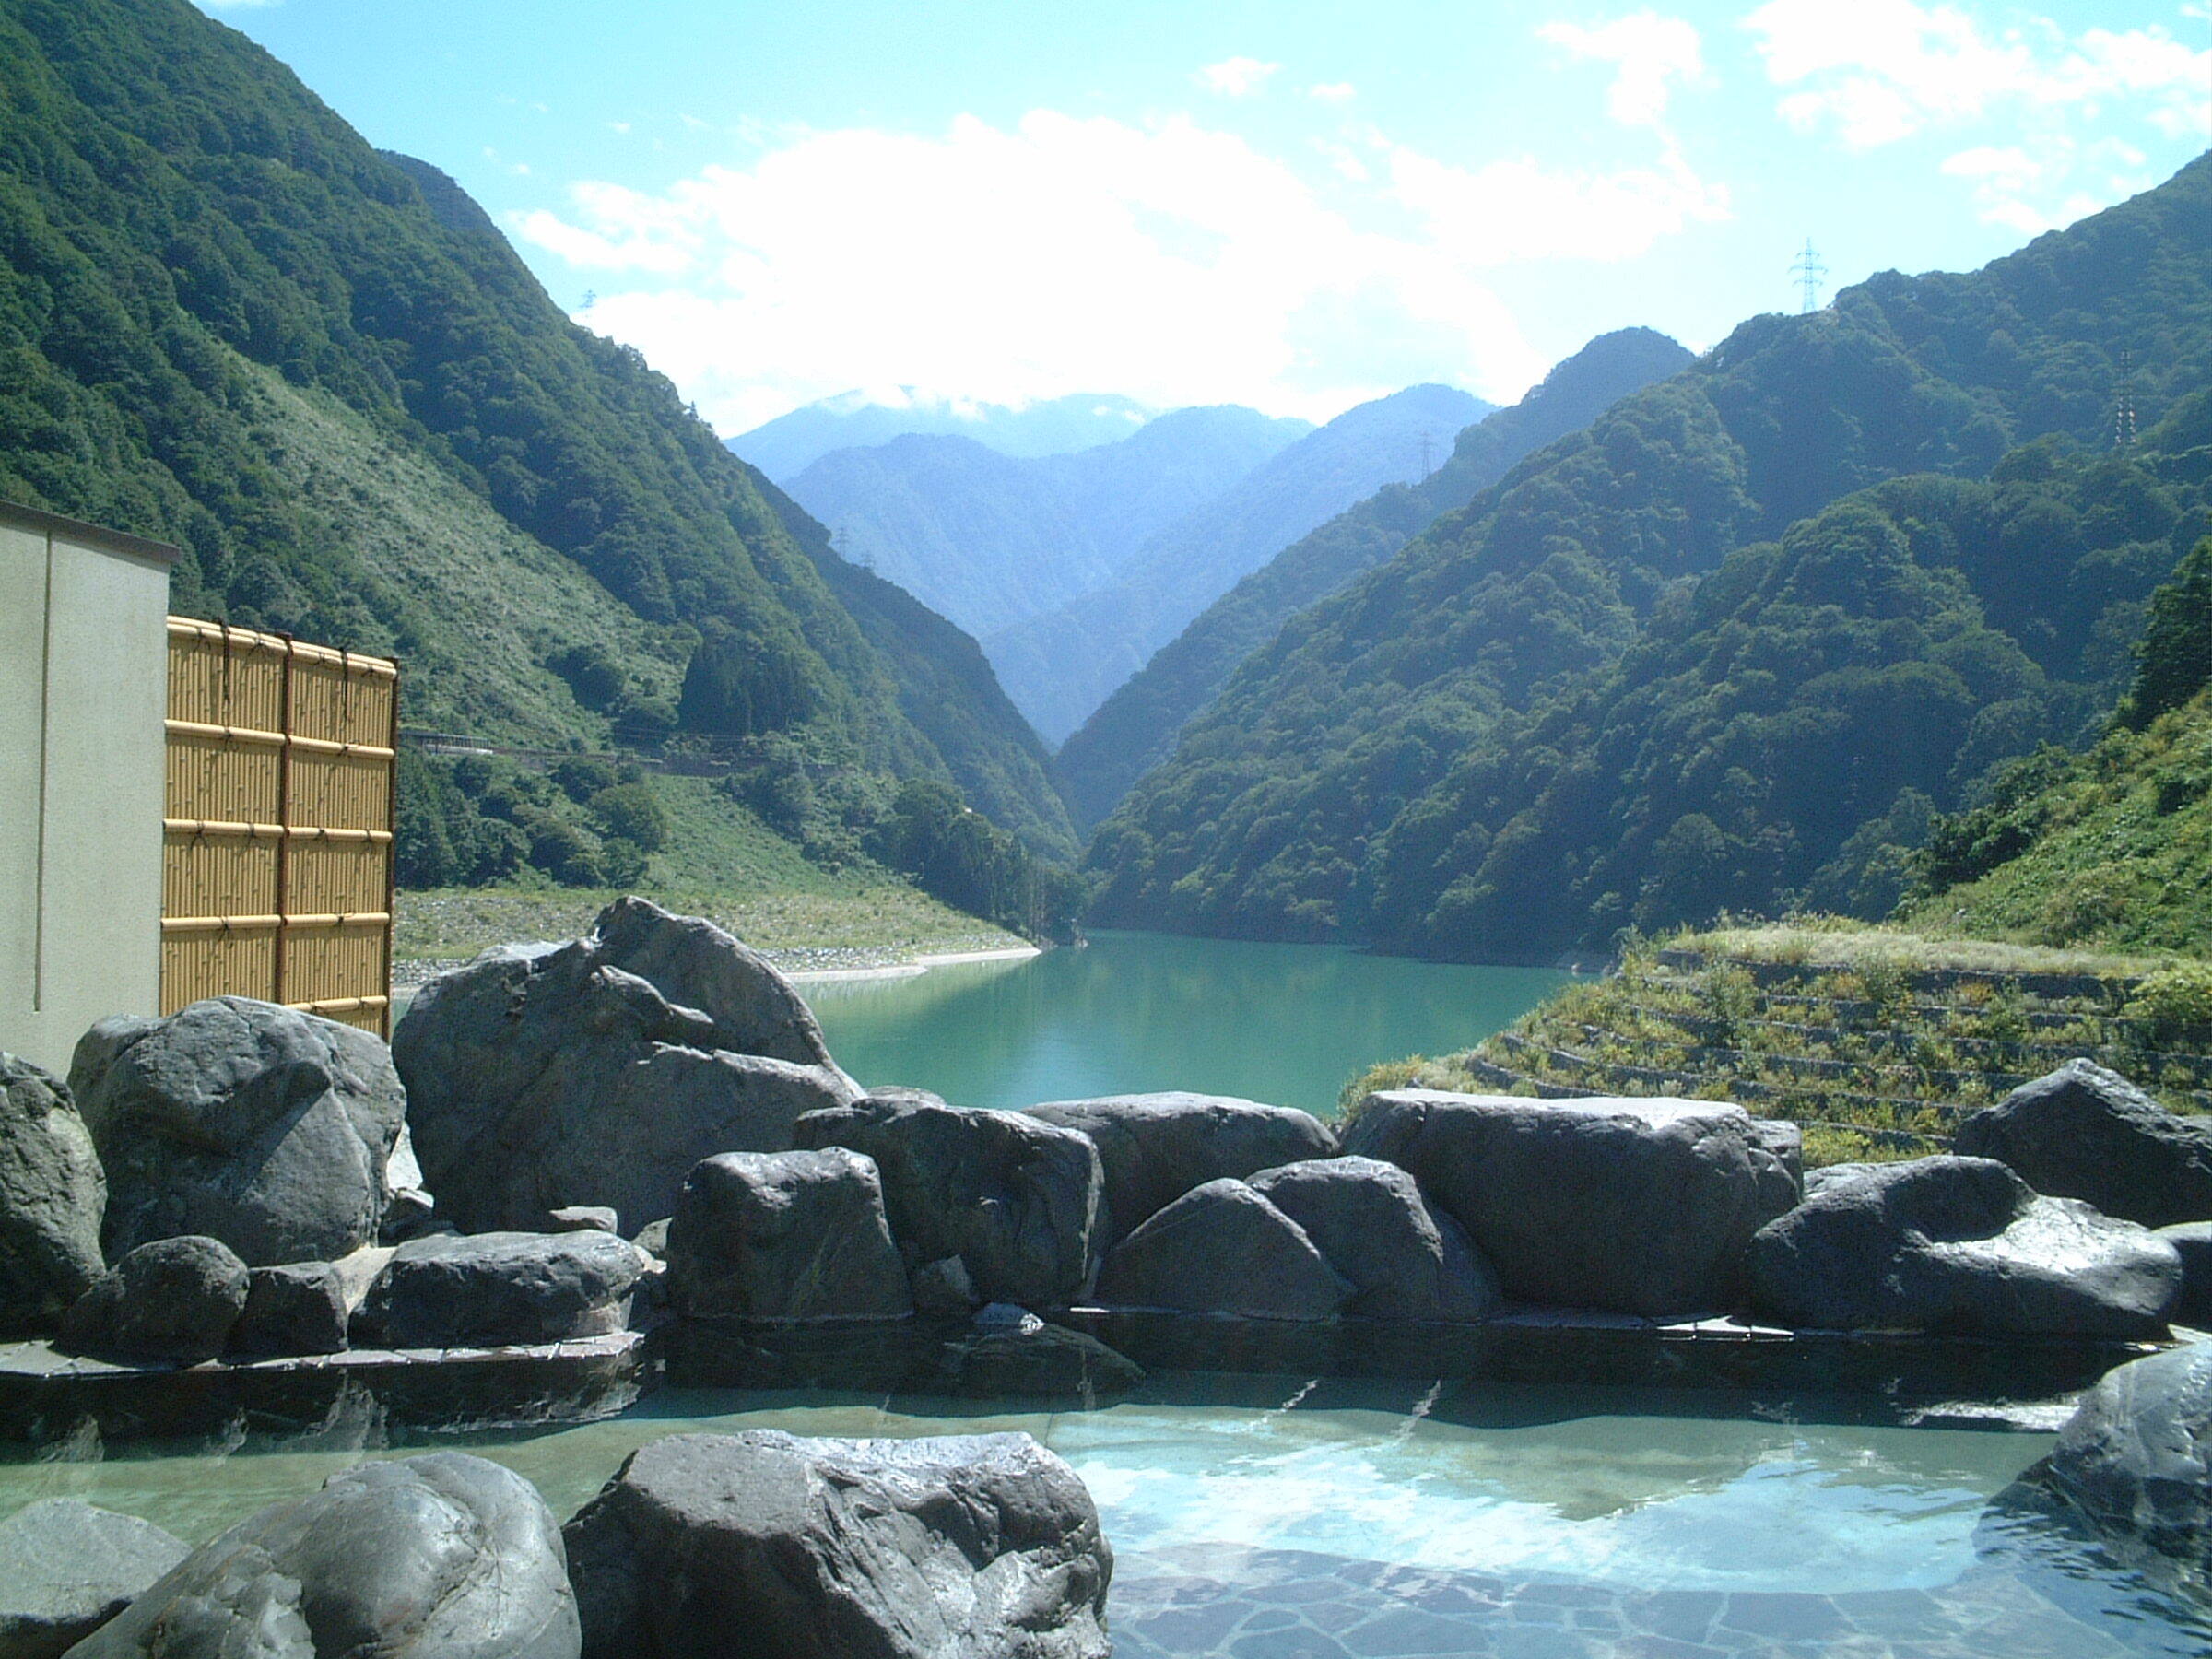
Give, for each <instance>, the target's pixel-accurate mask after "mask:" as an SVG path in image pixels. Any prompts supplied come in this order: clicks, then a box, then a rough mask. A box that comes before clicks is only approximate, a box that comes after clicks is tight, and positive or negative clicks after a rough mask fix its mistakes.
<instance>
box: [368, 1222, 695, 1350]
mask: <svg viewBox="0 0 2212 1659" xmlns="http://www.w3.org/2000/svg"><path fill="white" fill-rule="evenodd" d="M651 1260H652V1258H651V1257H649V1256H648V1255H647V1254H646V1253H644V1252H643V1251H641V1250H640V1249H639V1248H638V1247H637V1246H636V1245H634V1244H632V1243H630V1242H629V1241H628V1240H626V1239H618V1238H617V1237H615V1235H614V1234H612V1233H606V1232H598V1231H588V1232H571V1233H476V1234H469V1235H456V1234H446V1235H442V1236H438V1237H433V1238H428V1239H410V1240H409V1241H407V1242H406V1243H405V1244H402V1245H401V1246H400V1247H399V1248H398V1249H397V1250H395V1251H394V1252H393V1253H392V1259H391V1260H390V1261H389V1262H387V1263H386V1264H385V1265H384V1270H383V1272H382V1273H381V1274H380V1275H378V1277H377V1279H376V1282H375V1283H374V1284H372V1285H371V1286H370V1287H369V1294H368V1295H367V1296H366V1297H365V1298H364V1299H363V1300H362V1301H361V1305H360V1307H359V1309H358V1310H357V1311H356V1312H355V1313H354V1316H353V1337H354V1342H355V1344H356V1346H366V1345H374V1346H377V1347H394V1348H428V1347H509V1346H513V1345H526V1344H532V1343H544V1342H559V1341H563V1340H565V1339H566V1338H568V1337H571V1336H597V1335H605V1334H606V1333H607V1332H609V1331H617V1330H619V1329H621V1328H622V1324H623V1320H624V1316H625V1314H626V1312H627V1306H626V1299H627V1298H628V1297H629V1293H630V1289H631V1288H632V1287H633V1286H635V1285H636V1284H637V1282H638V1279H639V1277H640V1276H641V1274H643V1273H644V1271H645V1268H646V1266H647V1265H648V1263H650V1261H651Z"/></svg>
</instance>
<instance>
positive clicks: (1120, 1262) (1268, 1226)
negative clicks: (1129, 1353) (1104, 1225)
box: [1098, 1179, 1353, 1320]
mask: <svg viewBox="0 0 2212 1659" xmlns="http://www.w3.org/2000/svg"><path fill="white" fill-rule="evenodd" d="M1352 1294H1353V1288H1352V1286H1351V1284H1350V1283H1349V1282H1348V1281H1347V1279H1346V1278H1345V1277H1343V1276H1342V1275H1341V1274H1339V1273H1338V1272H1337V1271H1336V1270H1335V1268H1334V1267H1332V1266H1330V1265H1329V1264H1328V1262H1327V1260H1326V1259H1325V1258H1324V1256H1323V1255H1322V1253H1321V1252H1320V1251H1318V1250H1316V1249H1315V1248H1314V1247H1313V1241H1312V1239H1310V1238H1308V1237H1307V1236H1306V1230H1305V1229H1304V1228H1302V1227H1300V1226H1299V1224H1298V1223H1297V1222H1295V1221H1293V1220H1292V1219H1291V1218H1289V1217H1288V1216H1287V1215H1285V1214H1284V1213H1283V1212H1282V1211H1281V1210H1279V1209H1277V1207H1276V1206H1274V1205H1273V1204H1271V1203H1269V1202H1268V1201H1267V1200H1266V1199H1265V1198H1264V1197H1262V1196H1261V1195H1260V1194H1259V1193H1257V1192H1255V1191H1254V1190H1253V1188H1251V1187H1250V1186H1247V1185H1246V1184H1245V1183H1244V1182H1241V1181H1235V1180H1230V1179H1223V1180H1220V1181H1209V1182H1206V1184H1205V1185H1204V1186H1201V1187H1196V1188H1194V1189H1193V1190H1192V1191H1190V1192H1187V1193H1185V1194H1183V1195H1182V1197H1180V1198H1178V1199H1176V1200H1175V1202H1174V1203H1172V1204H1171V1205H1169V1206H1168V1207H1167V1208H1165V1209H1163V1210H1161V1211H1160V1212H1159V1214H1158V1215H1156V1216H1153V1217H1151V1218H1148V1219H1147V1221H1146V1222H1145V1224H1144V1225H1143V1226H1142V1227H1140V1228H1138V1229H1137V1230H1135V1232H1133V1233H1131V1234H1130V1235H1129V1236H1128V1237H1127V1238H1125V1239H1124V1240H1123V1241H1121V1242H1120V1243H1119V1244H1116V1245H1115V1246H1114V1247H1113V1253H1112V1254H1111V1255H1109V1256H1108V1257H1107V1258H1106V1265H1104V1266H1103V1267H1101V1268H1100V1270H1099V1289H1098V1295H1099V1300H1100V1301H1101V1302H1103V1303H1105V1304H1106V1305H1107V1306H1108V1307H1121V1308H1166V1309H1171V1310H1173V1311H1175V1312H1183V1313H1230V1314H1235V1315H1237V1316H1238V1317H1240V1318H1244V1319H1294V1320H1316V1319H1331V1318H1334V1317H1335V1315H1336V1314H1337V1313H1339V1312H1342V1311H1343V1310H1344V1307H1345V1304H1346V1303H1347V1302H1348V1301H1350V1300H1351V1299H1352Z"/></svg>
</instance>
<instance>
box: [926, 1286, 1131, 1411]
mask: <svg viewBox="0 0 2212 1659" xmlns="http://www.w3.org/2000/svg"><path fill="white" fill-rule="evenodd" d="M937 1373H938V1375H939V1376H940V1377H942V1378H943V1379H944V1380H945V1382H946V1383H947V1385H948V1386H949V1387H951V1388H952V1389H953V1390H954V1391H956V1392H958V1393H960V1394H974V1395H980V1396H982V1397H986V1398H1005V1397H1007V1396H1015V1397H1024V1396H1026V1397H1029V1398H1032V1399H1033V1398H1038V1397H1044V1396H1055V1395H1073V1396H1075V1397H1077V1398H1079V1399H1095V1398H1097V1397H1098V1396H1100V1395H1102V1394H1122V1393H1125V1392H1126V1391H1127V1390H1129V1389H1132V1388H1134V1387H1135V1386H1136V1385H1137V1384H1138V1383H1139V1382H1143V1381H1144V1380H1145V1371H1144V1368H1143V1367H1142V1366H1140V1365H1138V1364H1137V1362H1136V1361H1135V1360H1134V1359H1130V1358H1129V1357H1128V1356H1127V1355H1126V1354H1124V1353H1121V1352H1118V1351H1117V1350H1115V1349H1113V1348H1110V1347H1107V1346H1106V1345H1105V1344H1104V1343H1102V1342H1100V1340H1099V1339H1098V1338H1097V1337H1095V1336H1090V1335H1085V1334H1084V1333H1083V1332H1081V1331H1071V1330H1069V1329H1068V1328H1067V1327H1066V1326H1065V1325H1056V1324H1050V1323H1048V1322H1047V1321H1045V1320H1042V1319H1040V1318H1038V1317H1037V1315H1036V1314H1034V1313H1031V1312H1029V1311H1028V1310H1027V1309H1023V1308H1014V1307H1008V1306H1007V1305H1006V1304H1005V1303H1000V1302H994V1303H993V1304H991V1306H989V1307H987V1308H984V1309H982V1311H981V1312H978V1313H977V1314H976V1315H975V1317H974V1319H973V1320H972V1321H971V1322H970V1324H969V1327H968V1329H967V1330H966V1331H964V1332H962V1333H961V1334H960V1335H959V1336H958V1337H956V1338H954V1339H953V1340H952V1341H950V1342H948V1343H947V1344H946V1345H945V1347H944V1348H943V1350H942V1351H941V1352H940V1354H939V1355H938V1359H937Z"/></svg>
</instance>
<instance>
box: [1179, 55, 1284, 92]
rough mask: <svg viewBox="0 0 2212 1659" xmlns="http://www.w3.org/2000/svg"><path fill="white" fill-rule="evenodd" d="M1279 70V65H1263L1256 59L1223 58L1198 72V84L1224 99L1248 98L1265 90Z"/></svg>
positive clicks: (1280, 66)
mask: <svg viewBox="0 0 2212 1659" xmlns="http://www.w3.org/2000/svg"><path fill="white" fill-rule="evenodd" d="M1281 68H1282V65H1280V64H1265V63H1262V62H1261V61H1260V60H1259V59H1258V58H1249V57H1232V58H1223V59H1222V60H1221V61H1220V62H1219V63H1218V64H1208V65H1206V67H1205V68H1203V69H1201V70H1199V71H1198V82H1199V84H1200V85H1201V86H1203V87H1204V88H1206V90H1207V91H1209V92H1218V93H1220V94H1221V96H1222V97H1224V98H1250V97H1251V96H1252V95H1253V93H1255V92H1263V91H1265V90H1266V88H1267V83H1268V82H1269V81H1270V80H1272V79H1273V78H1274V77H1275V75H1276V72H1277V70H1279V69H1281Z"/></svg>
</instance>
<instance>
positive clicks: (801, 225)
mask: <svg viewBox="0 0 2212 1659" xmlns="http://www.w3.org/2000/svg"><path fill="white" fill-rule="evenodd" d="M1360 153H1363V154H1364V155H1365V156H1366V157H1367V158H1368V160H1369V161H1371V163H1372V168H1371V172H1370V169H1369V168H1368V166H1367V164H1366V163H1364V162H1361V161H1360V159H1359V154H1355V153H1354V152H1353V151H1351V150H1349V149H1341V150H1340V151H1339V153H1338V154H1337V155H1336V156H1335V157H1334V158H1333V159H1334V161H1335V167H1334V170H1333V175H1332V172H1331V171H1327V170H1328V166H1329V164H1328V163H1327V162H1322V163H1319V164H1317V167H1316V171H1317V172H1319V173H1320V174H1321V180H1320V182H1310V181H1309V180H1308V179H1307V178H1305V177H1304V176H1302V175H1301V174H1300V172H1299V171H1296V170H1294V169H1293V168H1292V167H1290V166H1289V165H1288V163H1286V162H1285V161H1284V160H1282V159H1278V158H1276V157H1272V156H1269V155H1267V154H1265V153H1262V152H1261V151H1259V150H1257V149H1255V148H1254V147H1253V146H1252V145H1250V144H1248V143H1247V142H1246V141H1245V140H1244V139H1242V138H1241V137H1238V136H1235V135H1230V134H1226V133H1222V132H1218V131H1213V130H1209V129H1207V128H1206V127H1204V126H1202V125H1200V124H1196V123H1194V121H1192V120H1191V119H1189V118H1188V117H1176V118H1172V119H1168V120H1163V121H1159V122H1157V123H1154V124H1150V125H1147V126H1135V125H1131V124H1124V123H1122V122H1118V121H1113V120H1109V119H1103V118H1100V119H1078V118H1077V117H1074V116H1070V115H1065V114H1061V113H1057V112H1052V111H1042V110H1041V111H1036V112H1031V113H1030V114H1029V115H1027V116H1025V117H1024V118H1023V119H1022V120H1021V121H1019V122H1018V123H1017V124H1014V125H1013V126H1012V127H1010V128H1001V127H996V126H994V125H992V124H987V123H985V122H982V121H980V120H977V119H975V118H973V117H968V116H963V117H961V118H959V120H956V121H955V122H954V123H953V124H951V126H950V128H949V129H948V130H947V131H946V132H945V133H944V134H943V135H936V136H917V135H901V134H894V133H884V132H877V131H871V130H865V129H856V130H843V131H835V132H816V133H807V134H801V135H783V136H782V138H780V139H779V140H778V141H777V142H776V143H774V144H772V145H771V146H768V147H765V148H764V149H763V151H762V152H761V153H760V154H759V155H758V156H757V157H755V158H752V159H748V160H747V162H746V163H745V164H743V165H739V166H717V167H712V168H709V169H707V170H705V171H702V172H700V173H699V174H697V175H695V176H694V177H692V178H689V179H688V180H685V181H683V182H679V183H678V184H677V185H676V186H674V187H673V188H671V189H669V190H667V191H665V192H661V193H656V194H643V193H640V192H636V191H631V190H625V189H621V188H618V187H616V186H613V185H607V184H591V185H585V186H582V187H579V188H578V189H577V190H576V191H575V192H574V193H573V194H572V198H571V202H570V203H569V204H568V206H566V207H565V208H564V210H563V211H561V212H559V213H556V212H551V211H546V210H540V211H536V212H532V213H526V214H522V215H518V216H515V217H514V218H512V220H511V223H512V226H513V228H514V229H515V230H516V232H517V234H518V235H520V236H521V237H523V238H524V239H525V240H526V241H531V242H534V243H535V244H536V245H537V246H539V247H541V248H544V249H546V250H547V251H548V252H550V253H554V254H556V255H558V256H559V257H560V258H561V259H563V260H565V261H567V262H569V263H570V264H571V265H573V266H575V267H577V268H578V270H579V273H580V274H588V275H591V276H594V277H600V278H601V279H600V280H597V281H595V282H594V288H597V289H598V290H599V297H598V299H597V302H596V303H595V305H594V307H593V309H592V312H591V315H590V323H591V325H592V326H593V327H594V328H596V329H599V330H601V331H602V332H605V333H607V334H610V335H614V336H616V337H617V338H619V339H622V340H625V341H627V342H629V344H631V345H634V346H636V347H638V348H639V349H641V351H643V352H644V354H645V355H646V357H647V358H648V359H650V360H651V361H652V362H653V364H654V366H655V367H657V368H659V369H661V370H662V371H665V372H666V373H667V374H669V375H670V376H671V377H672V378H673V379H674V380H675V381H676V382H677V384H678V385H680V386H681V387H683V388H684V391H685V394H686V395H687V396H688V397H691V398H693V399H694V400H696V401H697V402H698V403H699V404H700V406H701V408H702V409H704V410H705V411H706V412H707V414H708V416H709V418H711V419H712V420H713V421H714V422H715V423H716V424H717V425H718V426H720V427H721V428H723V429H724V430H726V431H736V430H741V429H745V428H747V427H749V426H752V425H755V424H758V423H759V421H761V420H764V419H766V418H770V417H771V416H773V415H776V414H779V413H781V412H782V411H783V410H784V409H787V408H790V407H792V406H795V405H797V404H800V403H804V402H807V401H810V400H811V399H814V398H816V397H820V396H824V395H828V394H834V393H837V392H840V391H842V390H844V389H846V388H848V387H852V386H856V385H857V386H864V387H867V388H870V389H871V390H877V391H888V389H889V388H891V387H895V386H900V385H906V386H912V387H914V388H917V389H918V390H919V391H920V392H921V393H923V394H928V395H935V396H950V397H958V398H968V399H973V400H978V401H988V402H994V403H1013V404H1019V403H1023V402H1027V401H1030V400H1032V399H1036V398H1041V397H1052V396H1058V395H1062V394H1066V393H1069V392H1076V391H1084V390H1096V389H1098V388H1100V387H1111V388H1112V389H1113V390H1115V391H1118V392H1123V393H1125V394H1128V395H1130V396H1133V397H1136V398H1138V399H1140V400H1142V401H1144V402H1147V403H1150V404H1154V405H1158V406H1176V405H1181V404H1191V403H1210V402H1221V401H1236V402H1243V403H1253V404H1257V405H1259V406H1263V407H1266V408H1269V409H1271V410H1275V411H1278V412H1284V413H1289V412H1297V413H1302V414H1307V415H1310V416H1321V417H1326V416H1328V415H1332V414H1334V413H1335V412H1336V411H1337V410H1339V409H1341V408H1343V407H1345V406H1347V405H1348V404H1350V403H1353V402H1356V401H1358V400H1359V399H1360V398H1363V397H1368V396H1372V395H1375V394H1378V393H1381V392H1382V391H1385V390H1390V389H1394V388H1395V387H1397V386H1399V385H1404V384H1407V383H1410V382H1415V381H1421V380H1444V381H1453V382H1459V383H1462V384H1465V385H1467V386H1469V387H1470V388H1471V389H1473V390H1475V391H1477V392H1479V393H1481V394H1484V395H1486V396H1490V397H1493V398H1509V397H1512V396H1514V395H1517V394H1519V393H1520V391H1521V390H1522V389H1524V387H1525V386H1526V385H1528V384H1529V383H1530V382H1532V381H1533V380H1534V379H1535V377H1536V376H1537V375H1538V374H1540V373H1541V372H1542V371H1543V369H1544V368H1545V366H1546V365H1545V364H1544V362H1543V361H1542V360H1541V359H1539V358H1538V357H1537V356H1536V354H1535V351H1534V350H1533V348H1532V347H1530V346H1529V345H1528V344H1527V342H1526V341H1525V340H1524V338H1523V337H1522V335H1521V333H1520V330H1519V328H1518V327H1517V325H1516V324H1515V323H1514V321H1513V319H1512V316H1511V315H1510V314H1508V312H1506V310H1505V308H1504V307H1503V305H1502V304H1501V303H1500V301H1499V300H1498V299H1497V297H1496V296H1495V295H1494V294H1493V293H1492V292H1491V290H1490V289H1489V288H1488V286H1487V279H1486V276H1485V273H1486V272H1487V271H1488V270H1489V269H1491V268H1494V267H1495V266H1497V265H1500V264H1501V263H1503V262H1505V261H1509V260H1514V259H1532V258H1570V259H1617V258H1622V257H1627V256H1630V255H1632V254H1634V253H1640V252H1641V251H1642V250H1643V249H1644V248H1646V247H1648V246H1649V245H1650V244H1651V242H1652V241H1654V240H1655V239H1657V238H1659V237H1661V236H1665V235H1668V234H1672V233H1674V232H1676V231H1678V230H1681V229H1685V228H1686V227H1688V225H1690V224H1692V223H1695V222H1699V221H1702V220H1708V219H1712V218H1720V217H1724V216H1725V213H1726V211H1727V204H1726V196H1725V194H1724V193H1723V192H1721V191H1720V190H1718V189H1716V188H1714V187H1712V186H1708V185H1706V184H1703V183H1702V182H1700V181H1699V180H1698V179H1696V178H1695V176H1694V175H1692V174H1691V172H1690V171H1689V170H1688V167H1687V166H1685V165H1684V164H1683V163H1682V162H1681V161H1680V159H1678V158H1677V157H1674V156H1672V155H1671V154H1670V155H1669V156H1667V157H1665V158H1663V159H1662V160H1661V162H1660V163H1659V164H1658V165H1656V166H1655V167H1650V168H1644V169H1639V170H1631V171H1627V172H1624V173H1619V174H1612V175H1608V174H1597V173H1572V174H1559V173H1553V172H1549V171H1546V170H1545V169H1543V168H1542V167H1540V166H1538V165H1537V164H1536V163H1535V162H1533V161H1529V160H1518V161H1508V162H1501V163H1496V164H1493V165H1491V166H1488V167H1485V168H1481V169H1477V170H1474V171H1467V170H1463V169H1459V168H1455V167H1452V166H1449V165H1446V164H1444V163H1442V162H1439V161H1436V160H1434V159H1430V158H1428V157H1426V156H1423V155H1421V154H1420V153H1419V152H1418V151H1415V150H1413V149H1410V148H1407V147H1403V146H1397V145H1394V144H1392V143H1390V142H1389V141H1388V140H1387V139H1384V138H1382V137H1380V136H1379V135H1371V136H1370V137H1369V138H1367V139H1366V140H1365V141H1364V150H1363V151H1362V152H1360ZM1346 162H1349V163H1352V165H1350V166H1346V165H1345V163H1346ZM606 274H617V275H618V277H619V276H620V275H622V274H627V276H628V277H629V282H628V284H627V291H621V292H614V291H609V285H608V284H607V283H606V281H605V280H604V277H605V276H606Z"/></svg>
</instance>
